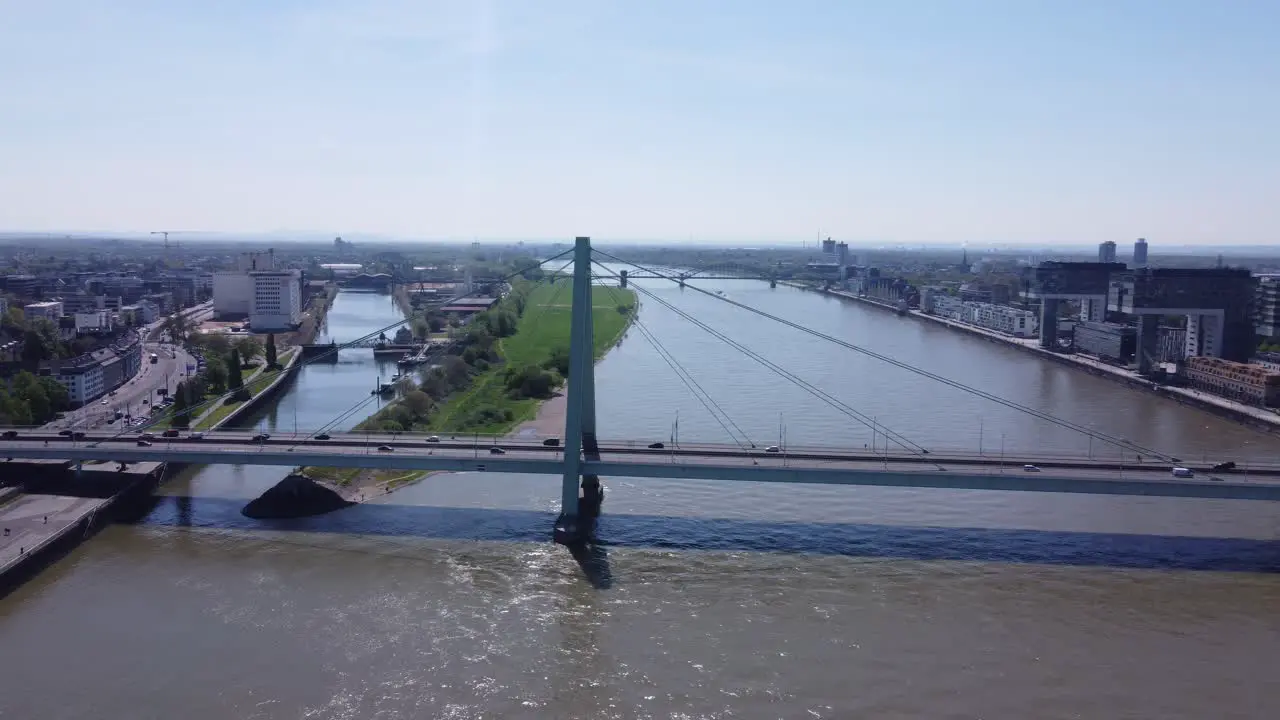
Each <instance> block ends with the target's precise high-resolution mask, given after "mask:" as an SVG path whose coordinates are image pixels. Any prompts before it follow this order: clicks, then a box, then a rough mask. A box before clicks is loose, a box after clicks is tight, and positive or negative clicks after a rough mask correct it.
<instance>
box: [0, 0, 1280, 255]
mask: <svg viewBox="0 0 1280 720" xmlns="http://www.w3.org/2000/svg"><path fill="white" fill-rule="evenodd" d="M5 15H6V23H5V25H4V27H3V28H0V40H2V41H3V42H0V81H3V82H4V83H5V86H6V87H7V88H9V89H10V91H9V92H7V93H6V94H5V96H4V98H3V99H0V103H4V107H5V109H6V111H7V112H6V113H5V117H6V119H5V120H4V121H3V126H2V127H3V130H4V132H2V133H0V157H4V158H5V159H6V161H5V162H3V163H0V192H3V193H4V195H5V197H6V199H7V200H8V202H6V203H5V205H4V207H3V208H0V228H4V229H5V230H15V231H28V232H37V233H38V232H42V231H54V232H58V233H59V234H61V233H63V232H71V233H74V232H76V231H77V229H94V230H96V231H97V232H100V233H103V234H124V233H146V232H148V231H150V230H151V229H154V228H162V227H181V228H189V229H204V230H209V231H212V232H214V233H218V234H227V235H235V234H242V235H263V234H266V233H270V232H272V231H274V230H276V229H278V228H324V227H334V228H351V229H352V230H351V233H350V234H351V235H353V236H358V235H359V234H361V233H357V232H356V231H357V230H359V231H363V234H371V235H378V236H388V237H412V238H424V237H426V238H436V239H441V240H445V239H448V240H467V239H470V238H473V237H476V238H480V239H482V240H483V239H497V238H504V239H511V240H516V239H521V238H524V239H527V240H533V239H536V238H551V239H556V238H568V237H571V236H572V235H574V234H591V235H593V236H595V237H598V238H601V239H602V240H604V239H607V238H611V237H612V238H618V239H619V240H620V241H621V240H622V239H625V240H626V241H630V242H639V241H644V240H645V239H646V238H651V239H652V241H653V242H665V243H672V242H681V241H685V242H687V241H689V240H690V239H692V240H693V241H695V242H697V243H700V244H738V245H742V244H761V245H762V244H783V243H785V244H790V243H791V242H800V241H801V240H805V241H806V242H811V243H812V242H816V240H817V238H818V237H819V235H820V234H821V235H822V236H826V235H831V236H832V237H836V238H838V239H844V240H847V241H849V242H850V243H851V244H858V245H871V246H889V247H893V246H905V247H914V246H935V247H940V246H951V247H960V246H962V245H967V246H968V247H970V248H972V249H982V248H988V247H996V246H1005V247H1018V246H1021V247H1045V248H1048V247H1070V248H1072V249H1076V248H1081V249H1083V248H1087V247H1089V246H1091V245H1096V244H1097V243H1098V242H1101V241H1104V240H1113V241H1115V242H1117V243H1118V244H1119V245H1120V246H1121V247H1122V248H1124V247H1126V246H1128V247H1131V245H1132V242H1133V241H1134V240H1136V239H1137V238H1138V237H1146V238H1148V240H1150V241H1151V243H1152V247H1153V252H1159V251H1161V250H1164V249H1170V248H1179V247H1187V246H1197V247H1206V248H1207V247H1216V246H1221V247H1222V248H1223V249H1228V248H1230V247H1242V246H1259V245H1268V244H1271V243H1274V242H1276V238H1277V237H1280V233H1277V230H1280V215H1278V214H1277V211H1276V210H1275V208H1274V206H1273V204H1272V203H1271V201H1270V198H1269V195H1268V191H1269V189H1270V188H1272V187H1274V186H1275V185H1276V184H1277V180H1280V170H1277V168H1280V163H1277V162H1276V160H1277V159H1278V158H1280V141H1277V140H1276V138H1275V137H1274V135H1273V134H1272V133H1271V132H1270V128H1272V127H1274V126H1275V124H1276V121H1277V120H1280V102H1278V101H1277V100H1276V99H1275V97H1274V94H1273V93H1270V92H1268V90H1269V88H1271V87H1274V86H1275V84H1276V81H1277V80H1280V61H1277V59H1276V58H1275V57H1274V54H1273V53H1270V52H1268V49H1269V45H1268V43H1269V40H1270V38H1269V31H1268V28H1270V27H1274V24H1275V21H1276V20H1277V19H1280V18H1277V12H1276V10H1275V9H1274V8H1269V7H1263V6H1260V5H1258V6H1251V7H1246V6H1244V5H1239V6H1229V7H1210V6H1203V5H1200V4H1197V3H1191V2H1167V3H1155V2H1130V3H1125V4H1123V5H1122V6H1119V7H1110V6H1108V7H1102V6H1097V7H1084V8H1082V7H1080V6H1078V5H1076V4H1070V3H1046V4H1038V5H1037V6H1035V7H1034V8H1031V7H1027V6H1024V5H1021V4H1018V3H1010V2H985V3H974V4H966V5H965V6H963V7H961V6H959V5H954V6H944V5H941V4H938V5H931V6H925V5H913V6H911V7H905V6H903V7H899V6H891V5H887V4H886V5H879V6H877V5H873V4H858V5H856V6H855V5H851V4H844V3H809V4H805V5H803V6H801V7H787V8H785V9H784V8H781V7H780V6H775V5H773V4H770V3H763V2H741V3H707V4H700V5H698V6H697V7H687V6H685V5H683V4H676V3H658V4H650V5H646V6H645V8H644V10H643V11H641V10H638V9H634V8H623V7H618V6H602V5H599V4H592V3H577V2H569V1H566V2H557V3H544V4H539V5H538V6H537V7H536V9H534V8H531V7H526V6H522V5H519V4H514V3H503V2H490V3H460V2H459V3H432V4H418V3H408V2H381V3H350V2H339V1H336V0H335V1H326V2H320V3H275V4H272V5H270V6H265V7H259V6H257V5H256V4H249V3H233V4H231V5H224V6H219V7H218V8H217V9H216V11H215V10H214V9H213V8H186V7H178V6H173V7H170V6H166V5H159V6H152V5H149V4H146V3H141V2H126V3H121V4H118V5H113V6H112V8H111V9H110V11H107V10H104V9H102V8H100V7H97V6H95V5H93V4H91V3H83V2H64V3H57V4H52V3H50V4H40V5H25V4H16V3H11V4H7V5H6V9H5ZM50 47H57V48H59V51H58V52H48V48H50ZM297 232H299V233H305V234H311V231H297ZM326 232H327V231H324V230H316V231H314V233H315V234H318V235H322V234H324V233H326ZM334 234H343V235H344V236H345V235H347V234H348V233H343V232H341V231H337V232H335V233H334Z"/></svg>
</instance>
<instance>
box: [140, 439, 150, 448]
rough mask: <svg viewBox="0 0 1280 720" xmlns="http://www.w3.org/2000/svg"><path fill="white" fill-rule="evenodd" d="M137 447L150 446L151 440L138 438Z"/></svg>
mask: <svg viewBox="0 0 1280 720" xmlns="http://www.w3.org/2000/svg"><path fill="white" fill-rule="evenodd" d="M138 447H151V441H150V440H139V441H138Z"/></svg>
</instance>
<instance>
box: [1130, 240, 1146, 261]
mask: <svg viewBox="0 0 1280 720" xmlns="http://www.w3.org/2000/svg"><path fill="white" fill-rule="evenodd" d="M1133 266H1134V267H1136V268H1143V267H1146V266H1147V241H1146V239H1145V238H1138V242H1136V243H1134V244H1133Z"/></svg>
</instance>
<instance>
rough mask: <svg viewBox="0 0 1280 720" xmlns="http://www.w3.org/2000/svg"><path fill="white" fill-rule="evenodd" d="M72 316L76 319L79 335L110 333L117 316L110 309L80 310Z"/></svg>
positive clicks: (76, 328)
mask: <svg viewBox="0 0 1280 720" xmlns="http://www.w3.org/2000/svg"><path fill="white" fill-rule="evenodd" d="M72 318H73V319H74V321H75V330H76V334H77V335H84V334H88V333H108V332H111V330H112V329H113V328H114V327H115V318H114V316H113V315H112V313H111V311H110V310H93V311H90V312H78V313H76V314H75V315H73V316H72Z"/></svg>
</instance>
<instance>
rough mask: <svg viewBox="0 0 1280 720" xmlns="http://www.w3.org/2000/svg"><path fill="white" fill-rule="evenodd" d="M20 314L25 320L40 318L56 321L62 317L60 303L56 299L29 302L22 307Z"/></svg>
mask: <svg viewBox="0 0 1280 720" xmlns="http://www.w3.org/2000/svg"><path fill="white" fill-rule="evenodd" d="M22 315H23V317H25V318H26V319H27V320H35V319H36V318H41V319H44V320H49V321H51V322H55V323H56V322H58V318H60V317H62V303H60V302H57V301H52V302H38V303H31V304H30V305H28V306H26V307H24V308H22Z"/></svg>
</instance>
